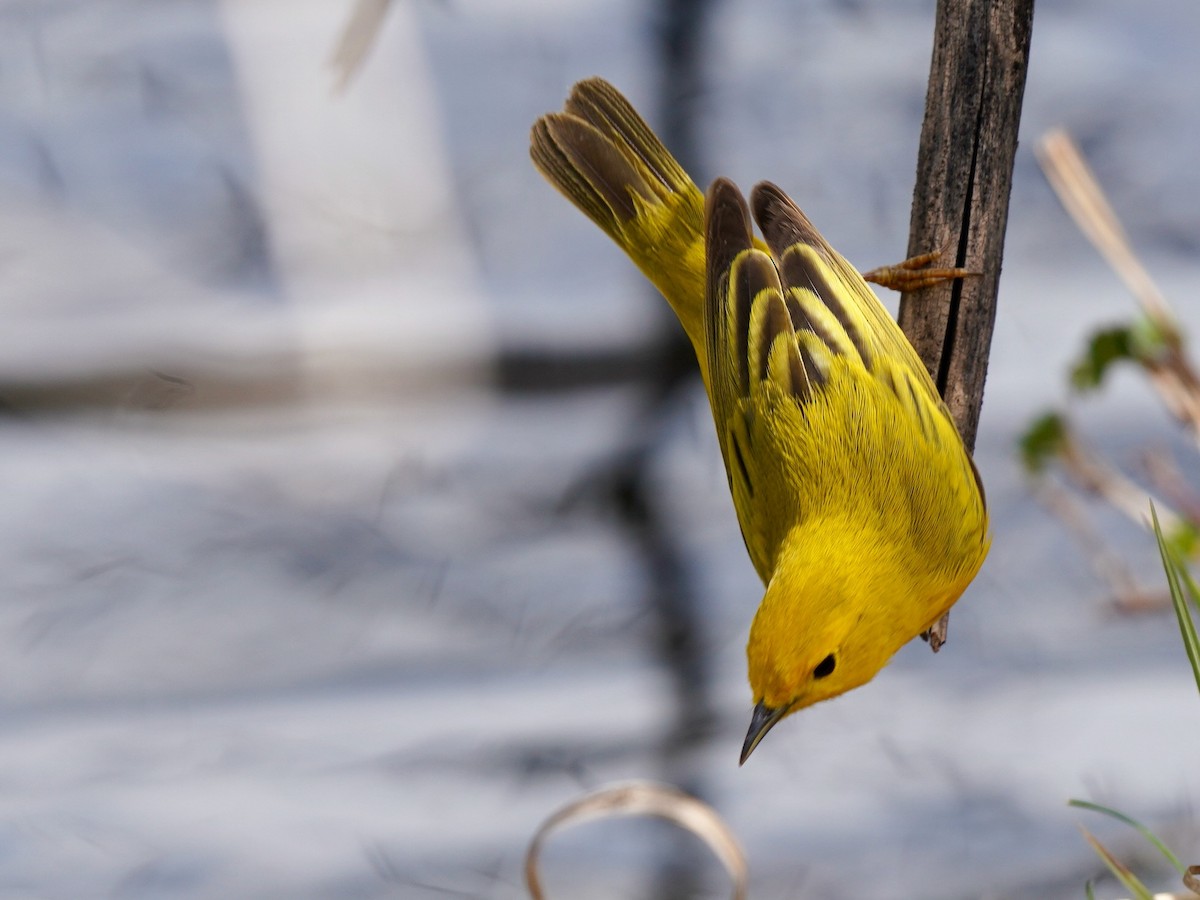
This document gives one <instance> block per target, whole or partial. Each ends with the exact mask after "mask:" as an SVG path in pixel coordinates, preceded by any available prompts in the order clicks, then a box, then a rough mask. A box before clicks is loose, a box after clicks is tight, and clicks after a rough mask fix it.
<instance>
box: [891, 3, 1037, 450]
mask: <svg viewBox="0 0 1200 900" xmlns="http://www.w3.org/2000/svg"><path fill="white" fill-rule="evenodd" d="M1032 26H1033V0H938V6H937V23H936V26H935V31H934V45H933V61H932V64H931V66H930V72H929V88H928V93H927V95H926V100H925V123H924V125H923V126H922V129H921V148H920V151H919V154H918V157H917V182H916V188H915V189H914V192H913V211H912V223H911V228H910V231H909V242H908V253H909V256H917V255H919V254H921V253H927V252H929V251H930V250H931V249H936V248H938V247H947V246H949V247H954V248H956V252H955V260H954V265H956V266H961V267H963V268H968V269H972V270H974V271H977V272H980V273H981V274H980V277H978V278H969V279H965V280H960V281H955V282H952V283H942V284H939V285H935V286H933V287H929V288H924V289H922V290H919V291H913V292H910V293H906V294H905V295H904V296H903V297H902V298H901V300H900V327H901V328H903V329H904V332H905V334H907V335H908V337H909V340H911V341H912V343H913V346H914V347H915V348H916V350H917V352H918V353H919V354H920V355H921V359H923V360H924V361H925V364H926V366H928V368H929V372H930V374H931V375H932V376H933V379H934V381H935V382H936V383H937V385H938V389H939V390H940V391H941V392H942V396H943V397H944V398H945V400H946V404H947V405H948V406H949V407H950V413H951V415H953V417H954V421H955V423H956V424H957V425H958V429H959V432H960V433H961V434H962V437H963V441H964V442H965V443H966V445H967V447H968V449H973V448H974V446H975V434H976V431H977V428H978V425H979V410H980V406H981V405H982V403H983V383H984V379H985V378H986V376H987V359H988V350H989V348H990V346H991V340H992V326H993V324H994V322H995V319H996V290H997V286H998V284H999V281H1000V262H1001V258H1002V256H1003V250H1004V229H1005V225H1006V224H1007V223H1008V197H1009V190H1010V188H1011V186H1012V170H1013V156H1014V155H1015V153H1016V148H1017V127H1018V125H1019V123H1020V119H1021V99H1022V96H1023V94H1024V91H1025V73H1026V70H1027V67H1028V61H1029V38H1030V34H1031V30H1032Z"/></svg>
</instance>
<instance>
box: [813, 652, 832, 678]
mask: <svg viewBox="0 0 1200 900" xmlns="http://www.w3.org/2000/svg"><path fill="white" fill-rule="evenodd" d="M836 666H837V660H836V659H834V658H833V654H832V653H830V654H829V655H828V656H827V657H825V658H824V659H823V660H821V661H820V662H819V663H817V667H816V668H815V669H813V678H825V677H826V676H828V675H832V674H833V670H834V668H835V667H836Z"/></svg>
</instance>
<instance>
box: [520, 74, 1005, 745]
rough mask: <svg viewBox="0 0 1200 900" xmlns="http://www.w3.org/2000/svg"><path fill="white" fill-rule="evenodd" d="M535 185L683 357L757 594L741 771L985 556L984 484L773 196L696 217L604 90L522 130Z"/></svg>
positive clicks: (729, 198)
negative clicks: (634, 269) (542, 182)
mask: <svg viewBox="0 0 1200 900" xmlns="http://www.w3.org/2000/svg"><path fill="white" fill-rule="evenodd" d="M530 152H531V155H532V157H533V161H534V164H535V165H536V166H537V168H538V169H539V170H540V171H541V172H542V174H543V175H545V176H546V178H547V179H548V180H549V181H550V182H551V184H553V185H554V186H555V187H556V188H558V190H560V191H561V192H562V193H563V194H564V195H565V196H566V197H567V198H568V199H569V200H570V201H571V202H572V203H574V204H575V205H576V206H578V207H579V208H580V209H581V210H582V211H583V212H584V213H586V214H587V215H588V216H589V217H590V218H591V219H592V221H594V222H595V223H596V224H597V225H599V226H600V227H601V228H603V229H604V231H605V232H607V234H608V235H609V237H611V238H612V239H613V240H614V241H616V242H617V244H618V245H619V246H620V247H621V249H622V250H624V251H625V252H626V253H627V254H628V255H629V257H630V258H631V259H632V260H633V261H634V262H635V263H636V264H637V266H638V268H640V269H641V270H642V272H644V273H645V275H646V276H647V277H648V278H649V279H650V280H651V281H652V282H653V283H654V285H655V286H656V287H657V288H658V289H659V290H660V291H661V292H662V293H663V295H664V296H665V297H666V299H667V301H668V302H669V303H670V304H671V308H672V309H673V310H674V311H675V314H676V315H677V316H678V317H679V321H680V322H682V323H683V327H684V329H685V330H686V331H687V334H688V337H689V338H690V339H691V342H692V345H693V347H694V348H695V351H696V357H697V359H698V360H699V363H700V371H701V374H702V375H703V378H704V384H705V387H706V388H707V390H708V397H709V400H710V402H711V405H712V413H713V419H714V420H715V423H716V428H717V437H718V439H719V442H720V445H721V452H722V455H723V456H724V459H725V472H726V475H727V476H728V479H729V489H730V493H731V494H732V495H733V503H734V506H735V507H736V509H737V516H738V522H739V523H740V525H741V528H742V535H743V537H744V538H745V542H746V549H747V550H748V551H749V553H750V559H751V560H752V562H753V563H754V567H755V569H757V570H758V574H759V575H760V576H761V578H762V580H763V582H764V583H765V584H766V594H765V595H764V597H763V599H762V603H761V605H760V606H759V608H758V612H757V613H756V614H755V617H754V622H753V624H752V625H751V627H750V640H749V644H748V645H747V648H746V654H747V657H748V660H749V669H750V687H751V689H752V691H753V697H754V702H755V704H756V705H755V708H754V713H753V716H752V721H751V725H750V730H749V733H748V734H747V735H746V741H745V744H744V746H743V748H742V757H741V758H742V762H745V760H746V758H747V757H748V756H749V755H750V753H751V751H753V750H754V748H755V747H756V746H757V745H758V742H759V741H760V740H762V737H763V735H765V734H766V733H767V731H768V730H769V729H770V728H771V727H772V726H774V725H775V724H776V723H777V722H779V721H780V720H781V719H782V718H783V717H784V716H786V715H788V714H789V713H792V712H795V711H796V710H799V709H803V708H804V707H806V706H810V705H811V704H813V703H816V702H818V701H820V700H826V699H828V698H830V697H835V696H837V695H838V694H841V693H844V692H845V691H848V690H850V689H851V688H855V687H858V686H859V685H862V684H865V683H866V682H868V681H870V680H871V679H872V678H873V677H874V676H875V674H876V673H877V672H878V671H879V670H880V669H881V668H883V666H884V665H885V664H886V663H887V662H888V660H889V659H891V657H892V655H893V654H895V653H896V651H897V650H899V649H900V647H901V646H902V645H904V644H905V643H907V642H908V641H909V640H911V639H912V638H913V637H915V636H916V635H918V634H920V633H922V632H924V631H926V630H928V629H929V628H930V627H932V626H933V625H934V623H936V622H937V621H938V620H939V619H940V618H941V617H942V615H943V614H944V613H945V612H946V611H947V610H949V609H950V607H951V606H952V605H953V604H954V602H955V601H956V600H957V599H958V598H959V596H960V595H961V594H962V592H963V591H964V590H965V589H966V587H967V585H968V584H969V583H970V581H971V579H972V578H974V577H975V573H976V572H978V571H979V567H980V565H982V563H983V559H984V556H986V554H987V550H988V543H989V539H988V533H987V531H988V529H987V511H986V507H985V502H984V496H983V489H982V486H981V484H980V482H979V476H978V473H977V471H976V470H975V466H974V464H973V463H972V461H971V458H970V456H969V455H968V453H967V451H966V449H965V448H964V446H963V442H962V440H961V438H960V437H959V434H958V432H957V430H956V429H955V427H954V423H953V421H952V420H951V418H950V415H949V413H948V411H947V410H946V407H945V405H944V404H943V403H942V400H941V398H940V397H939V396H938V393H937V389H936V388H935V386H934V384H933V381H932V380H931V379H930V377H929V375H928V373H927V372H926V370H925V367H924V365H922V363H921V360H920V359H919V358H918V356H917V354H916V352H915V351H914V350H913V348H912V346H911V345H910V344H909V343H908V340H907V339H906V338H905V337H904V333H903V332H902V331H901V330H900V329H899V327H898V326H897V325H896V323H895V322H894V321H893V320H892V318H891V316H889V315H888V313H887V310H886V309H884V307H883V306H882V305H881V304H880V303H879V301H878V299H877V298H876V297H875V295H874V293H872V291H871V289H870V288H869V287H868V286H867V284H866V283H865V282H864V281H863V279H862V276H860V275H859V274H858V272H857V271H856V270H855V269H854V268H853V267H851V266H850V265H849V263H847V262H846V261H845V260H844V259H843V258H842V257H841V256H840V255H839V254H838V253H837V252H836V251H835V250H834V249H833V248H832V247H830V246H829V244H827V243H826V242H825V239H824V238H822V237H821V235H820V234H819V233H818V232H817V230H816V228H814V227H813V225H812V223H811V222H809V220H808V219H807V217H805V215H804V213H802V212H801V211H800V210H799V209H798V208H797V207H796V206H795V205H794V204H793V203H792V201H791V200H789V199H788V197H787V196H786V195H785V194H784V193H783V191H781V190H780V189H779V188H778V187H776V186H775V185H773V184H769V183H766V182H763V183H760V184H759V185H757V186H756V187H755V188H754V190H753V191H752V192H751V195H750V207H751V208H753V210H754V219H755V221H757V223H758V225H759V228H760V229H761V230H762V233H763V237H764V239H765V244H764V243H763V242H762V241H759V240H757V239H756V238H755V237H754V235H753V232H752V229H751V225H750V209H749V208H748V207H747V205H746V201H745V200H744V199H743V198H742V195H741V193H740V192H739V191H738V189H737V187H735V186H734V184H733V183H732V182H731V181H728V180H727V179H718V180H717V181H715V182H713V184H712V186H711V187H710V188H709V190H708V195H707V197H705V196H704V195H702V194H701V193H700V190H699V189H698V188H697V187H696V185H695V184H693V182H692V180H691V179H690V178H689V177H688V176H687V174H686V173H685V172H684V171H683V169H681V168H680V166H679V164H678V163H677V162H676V161H675V160H674V159H673V158H672V156H671V154H670V153H669V152H667V150H666V148H665V147H663V145H662V143H661V142H660V141H659V140H658V138H657V137H656V136H655V135H654V133H653V132H652V131H651V130H650V128H649V127H648V126H647V125H646V123H645V122H644V121H642V119H641V117H640V116H639V115H638V114H637V112H636V111H635V110H634V109H633V107H632V106H631V105H630V104H629V102H628V101H627V100H626V99H625V98H624V97H623V96H621V94H620V93H619V92H618V91H617V90H616V89H615V88H614V87H613V86H612V85H610V84H608V83H607V82H605V81H603V80H602V79H599V78H592V79H588V80H586V81H582V82H580V83H579V84H577V85H576V86H575V87H574V89H573V90H572V91H571V95H570V97H569V98H568V99H567V102H566V106H565V108H564V110H563V112H561V113H551V114H548V115H545V116H543V117H542V118H540V119H539V120H538V121H537V122H536V123H535V124H534V126H533V133H532V146H531V151H530Z"/></svg>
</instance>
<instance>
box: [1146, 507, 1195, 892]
mask: <svg viewBox="0 0 1200 900" xmlns="http://www.w3.org/2000/svg"><path fill="white" fill-rule="evenodd" d="M1150 518H1151V520H1152V521H1153V523H1154V536H1155V538H1157V539H1158V552H1159V555H1160V556H1161V557H1162V561H1163V569H1164V570H1165V571H1166V573H1167V587H1168V588H1170V591H1171V605H1172V606H1174V607H1175V617H1176V618H1177V619H1178V620H1179V633H1180V635H1181V636H1182V637H1183V648H1184V650H1185V651H1186V652H1187V657H1188V662H1189V663H1191V666H1192V674H1193V675H1194V676H1195V678H1196V689H1197V690H1200V637H1197V635H1196V623H1195V622H1193V621H1192V611H1191V610H1190V609H1188V605H1187V598H1186V597H1185V596H1184V586H1185V585H1186V587H1187V593H1188V595H1189V596H1190V597H1191V598H1192V604H1193V605H1194V606H1195V607H1196V608H1197V609H1198V610H1200V589H1198V588H1197V587H1196V582H1195V581H1193V580H1192V575H1191V573H1190V572H1188V570H1187V566H1185V565H1184V564H1183V562H1182V560H1181V558H1180V557H1179V555H1178V553H1177V552H1176V551H1175V550H1174V549H1173V548H1172V547H1171V546H1170V545H1168V543H1167V540H1166V538H1164V537H1163V533H1162V525H1160V524H1159V521H1158V511H1157V510H1156V509H1155V508H1154V504H1153V503H1151V504H1150ZM1180 871H1181V872H1182V868H1181V869H1180Z"/></svg>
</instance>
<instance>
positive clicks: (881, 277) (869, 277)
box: [863, 247, 982, 292]
mask: <svg viewBox="0 0 1200 900" xmlns="http://www.w3.org/2000/svg"><path fill="white" fill-rule="evenodd" d="M948 249H949V248H948V247H943V248H942V249H941V250H937V251H935V252H933V253H922V254H921V255H920V256H912V257H909V258H908V259H906V260H904V262H902V263H898V264H897V265H894V266H881V267H880V268H878V269H872V270H871V271H870V272H866V273H864V274H863V278H864V279H865V280H866V281H871V282H874V283H875V284H877V285H879V286H880V287H885V288H891V289H892V290H893V291H900V292H904V291H917V290H920V289H921V288H927V287H929V286H930V285H934V284H937V283H938V282H940V281H952V280H953V279H955V278H970V277H972V276H977V275H980V274H982V273H980V272H973V271H971V270H970V269H958V268H945V267H940V266H931V263H934V262H936V261H937V260H939V259H941V258H942V257H943V256H945V255H946V251H947V250H948Z"/></svg>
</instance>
